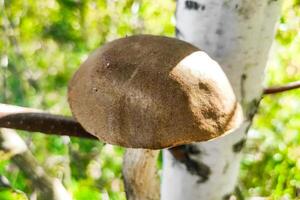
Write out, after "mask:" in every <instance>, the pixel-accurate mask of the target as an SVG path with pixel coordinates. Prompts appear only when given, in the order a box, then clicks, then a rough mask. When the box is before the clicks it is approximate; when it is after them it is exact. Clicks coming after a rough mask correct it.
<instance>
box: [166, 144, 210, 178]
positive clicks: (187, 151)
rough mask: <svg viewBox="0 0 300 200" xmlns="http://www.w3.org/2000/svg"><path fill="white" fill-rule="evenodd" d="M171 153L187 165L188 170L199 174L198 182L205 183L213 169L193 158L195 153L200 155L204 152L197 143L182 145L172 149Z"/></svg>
mask: <svg viewBox="0 0 300 200" xmlns="http://www.w3.org/2000/svg"><path fill="white" fill-rule="evenodd" d="M170 152H171V154H172V155H173V156H174V158H175V159H176V161H178V162H180V163H182V164H184V165H185V167H186V169H187V171H188V172H189V173H190V174H192V175H196V176H199V180H198V181H197V182H198V183H204V182H206V181H207V180H208V178H209V175H210V173H211V170H210V168H209V166H207V165H206V164H204V163H203V162H201V161H196V160H193V159H192V158H191V156H193V155H199V154H201V153H202V152H201V151H200V150H199V149H198V148H197V147H196V146H195V145H182V146H178V147H174V148H171V149H170Z"/></svg>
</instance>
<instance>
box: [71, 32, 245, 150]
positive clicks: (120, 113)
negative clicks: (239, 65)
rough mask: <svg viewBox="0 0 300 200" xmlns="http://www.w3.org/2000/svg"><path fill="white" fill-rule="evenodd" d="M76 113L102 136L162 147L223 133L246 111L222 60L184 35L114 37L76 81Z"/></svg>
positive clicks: (84, 66) (91, 58)
mask: <svg viewBox="0 0 300 200" xmlns="http://www.w3.org/2000/svg"><path fill="white" fill-rule="evenodd" d="M68 95H69V96H68V101H69V104H70V107H71V110H72V113H73V115H74V117H75V118H76V119H77V120H78V121H79V123H80V124H81V125H82V126H83V127H84V128H85V129H86V130H87V131H88V132H90V133H92V134H93V135H95V136H96V137H98V138H99V139H100V140H102V141H104V142H107V143H110V144H115V145H120V146H124V147H131V148H147V149H160V148H166V147H172V146H176V145H182V144H187V143H192V142H198V141H206V140H210V139H212V138H215V137H218V136H220V135H223V134H225V133H228V132H230V131H231V130H233V129H235V128H237V127H238V126H239V124H240V122H241V121H242V111H241V109H240V106H239V104H238V103H237V101H236V98H235V95H234V93H233V90H232V88H231V86H230V84H229V81H228V80H227V78H226V76H225V74H224V73H223V71H222V69H221V68H220V66H219V65H218V64H217V63H216V62H215V61H213V60H212V59H211V58H210V57H209V56H208V55H207V54H206V53H204V52H203V51H200V50H199V49H198V48H196V47H194V46H192V45H191V44H189V43H186V42H183V41H181V40H178V39H174V38H168V37H162V36H151V35H137V36H131V37H126V38H122V39H118V40H115V41H112V42H110V43H108V44H106V45H104V46H103V47H102V48H100V49H98V50H96V51H95V52H94V53H93V54H92V55H90V56H89V57H88V59H87V60H86V61H85V62H84V63H83V64H82V65H81V67H80V68H79V70H78V71H77V72H76V73H75V75H74V77H73V78H72V80H71V82H70V84H69V92H68Z"/></svg>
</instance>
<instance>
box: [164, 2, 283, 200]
mask: <svg viewBox="0 0 300 200" xmlns="http://www.w3.org/2000/svg"><path fill="white" fill-rule="evenodd" d="M281 3H282V2H281V1H280V0H278V1H276V0H233V1H228V0H198V1H196V0H194V1H186V0H178V1H177V11H176V36H177V37H178V38H179V39H182V40H185V41H188V42H190V43H192V44H194V45H196V46H198V47H199V48H201V49H203V50H204V51H206V52H207V53H208V54H209V55H210V56H211V57H212V58H213V59H215V60H216V61H218V62H219V64H220V65H221V66H222V67H223V70H224V71H225V73H226V75H227V77H228V78H229V80H230V82H231V84H232V87H233V89H234V91H235V95H236V96H237V98H238V99H239V101H240V103H241V105H242V106H243V110H244V119H245V121H244V123H243V124H242V126H241V127H240V128H239V129H238V130H237V131H235V132H234V133H231V134H230V135H227V136H225V137H221V138H218V139H215V140H212V141H209V142H203V143H196V144H191V145H185V146H182V147H180V148H176V149H174V150H171V151H168V150H164V153H163V156H164V157H163V158H164V159H163V160H164V164H163V173H162V186H161V187H162V188H161V199H163V200H170V199H172V200H176V199H178V200H180V199H189V200H193V199H206V200H216V199H228V198H229V197H230V194H232V192H233V191H234V190H235V186H236V183H237V178H238V173H239V163H240V161H241V157H242V153H241V150H242V148H243V145H244V143H245V141H246V132H247V130H248V128H249V126H250V125H251V121H252V118H253V116H254V114H255V112H256V109H257V106H258V104H259V101H260V99H261V95H262V89H263V88H262V81H263V78H264V69H265V65H266V62H267V58H268V52H269V49H270V46H271V44H272V40H273V35H274V27H275V24H276V21H277V19H278V16H279V14H280V7H281ZM176 151H180V152H181V154H184V155H185V156H184V157H182V156H181V157H180V158H176V156H173V155H177V154H176ZM172 153H173V155H172Z"/></svg>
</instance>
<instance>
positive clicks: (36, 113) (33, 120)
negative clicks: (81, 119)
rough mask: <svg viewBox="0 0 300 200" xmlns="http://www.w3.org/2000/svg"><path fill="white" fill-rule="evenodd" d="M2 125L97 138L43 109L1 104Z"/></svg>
mask: <svg viewBox="0 0 300 200" xmlns="http://www.w3.org/2000/svg"><path fill="white" fill-rule="evenodd" d="M297 88H300V81H295V82H291V83H289V84H287V85H283V86H275V87H269V88H265V89H264V91H263V94H264V95H269V94H276V93H281V92H285V91H288V90H293V89H297ZM0 127H2V128H12V129H19V130H25V131H31V132H41V133H45V134H51V135H67V136H72V137H81V138H89V139H97V138H96V137H95V136H93V135H92V134H90V133H88V132H87V131H85V130H84V129H83V127H82V126H81V125H80V124H79V123H78V122H77V121H76V120H75V119H73V118H71V117H66V116H61V115H54V114H50V113H46V112H44V111H41V110H37V109H32V108H24V107H20V106H12V105H7V104H0Z"/></svg>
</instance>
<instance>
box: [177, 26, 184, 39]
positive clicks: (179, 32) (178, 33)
mask: <svg viewBox="0 0 300 200" xmlns="http://www.w3.org/2000/svg"><path fill="white" fill-rule="evenodd" d="M175 34H176V37H181V38H184V37H183V34H182V33H181V31H180V30H179V29H178V28H177V27H175Z"/></svg>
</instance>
